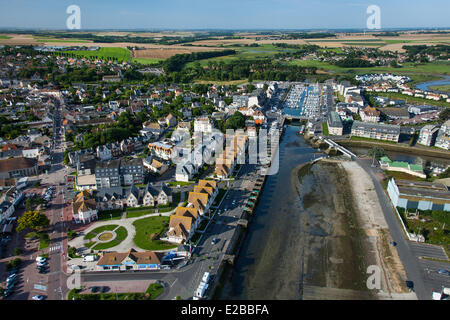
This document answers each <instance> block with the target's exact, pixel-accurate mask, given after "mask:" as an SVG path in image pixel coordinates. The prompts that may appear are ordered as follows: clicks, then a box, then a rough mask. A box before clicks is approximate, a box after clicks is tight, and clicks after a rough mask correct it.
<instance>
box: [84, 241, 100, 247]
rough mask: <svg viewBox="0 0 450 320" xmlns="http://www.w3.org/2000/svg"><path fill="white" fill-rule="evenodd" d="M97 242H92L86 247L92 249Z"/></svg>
mask: <svg viewBox="0 0 450 320" xmlns="http://www.w3.org/2000/svg"><path fill="white" fill-rule="evenodd" d="M96 243H97V242H95V241H91V242H89V243H87V244H85V246H86V248H90V247H92V246H93V245H94V244H96Z"/></svg>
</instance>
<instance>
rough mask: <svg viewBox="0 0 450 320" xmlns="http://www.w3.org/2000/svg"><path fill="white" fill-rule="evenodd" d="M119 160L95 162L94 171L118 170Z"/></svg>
mask: <svg viewBox="0 0 450 320" xmlns="http://www.w3.org/2000/svg"><path fill="white" fill-rule="evenodd" d="M119 165H120V160H109V161H99V162H97V164H96V166H95V169H96V170H97V169H110V168H111V169H113V168H117V169H118V168H119Z"/></svg>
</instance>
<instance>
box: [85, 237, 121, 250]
mask: <svg viewBox="0 0 450 320" xmlns="http://www.w3.org/2000/svg"><path fill="white" fill-rule="evenodd" d="M121 242H122V241H120V240H117V239H114V240H111V241H109V242H105V243H99V244H97V245H96V246H95V247H93V248H92V249H94V250H105V249H109V248H112V247H115V246H117V245H118V244H119V243H121Z"/></svg>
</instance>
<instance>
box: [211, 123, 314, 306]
mask: <svg viewBox="0 0 450 320" xmlns="http://www.w3.org/2000/svg"><path fill="white" fill-rule="evenodd" d="M298 131H299V127H295V126H288V127H287V128H286V130H285V133H284V136H283V139H282V141H281V144H280V166H279V167H280V169H279V172H278V174H276V175H273V176H269V177H268V178H267V180H266V184H265V186H264V190H263V192H262V194H261V197H260V200H259V203H258V206H257V208H256V211H255V217H254V219H253V221H252V223H251V224H250V225H249V229H248V233H247V236H246V237H245V238H244V240H243V241H244V242H243V244H242V247H241V251H240V253H239V256H238V257H237V259H236V261H235V265H234V268H233V270H232V275H231V280H230V281H227V282H226V283H227V284H226V285H225V287H224V290H223V291H222V295H221V297H220V298H222V299H233V300H235V299H251V300H254V299H271V298H272V297H273V296H272V295H270V294H268V292H267V291H266V290H265V289H262V288H267V285H268V284H270V283H277V284H280V283H282V282H283V283H286V286H289V284H294V285H293V286H292V287H293V289H292V290H290V289H286V288H284V289H285V290H280V291H283V292H284V295H282V296H281V297H280V298H285V299H298V298H299V292H298V289H296V288H295V287H296V286H295V285H297V286H298V283H299V281H300V277H301V272H300V274H299V273H298V272H299V271H298V269H296V268H297V267H299V266H298V263H297V262H294V261H292V262H293V263H292V265H291V266H290V267H292V268H295V270H292V269H291V270H290V274H288V275H287V274H286V272H285V271H286V270H281V269H282V268H283V267H281V264H280V261H290V259H291V257H293V256H292V255H294V256H295V255H296V254H297V253H296V252H291V251H290V250H289V249H290V248H292V244H290V243H289V242H292V240H291V239H295V238H296V234H297V233H298V232H300V231H301V230H299V228H300V226H301V225H300V222H299V221H300V215H301V210H299V208H300V207H301V204H300V203H299V201H300V200H299V197H298V193H297V192H296V190H295V189H293V188H292V185H291V174H292V170H293V169H295V168H296V167H297V166H298V165H299V164H302V163H306V162H309V161H311V160H312V159H314V158H316V157H318V156H319V155H320V154H319V153H317V150H316V149H313V148H311V147H310V146H309V145H308V144H307V143H306V141H305V140H304V138H303V137H302V136H299V135H297V132H298ZM284 265H286V263H284ZM283 271H284V272H283ZM280 272H281V273H283V274H282V276H280ZM269 287H270V285H269Z"/></svg>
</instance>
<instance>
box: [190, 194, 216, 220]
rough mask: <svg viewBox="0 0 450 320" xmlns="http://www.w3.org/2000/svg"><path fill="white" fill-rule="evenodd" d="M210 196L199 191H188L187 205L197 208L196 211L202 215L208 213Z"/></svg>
mask: <svg viewBox="0 0 450 320" xmlns="http://www.w3.org/2000/svg"><path fill="white" fill-rule="evenodd" d="M209 199H210V197H209V194H207V193H200V192H189V198H188V201H189V205H188V207H193V208H195V209H197V212H198V213H199V214H200V215H201V216H203V215H205V214H206V213H208V210H209V207H210V205H211V203H210V201H209Z"/></svg>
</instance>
